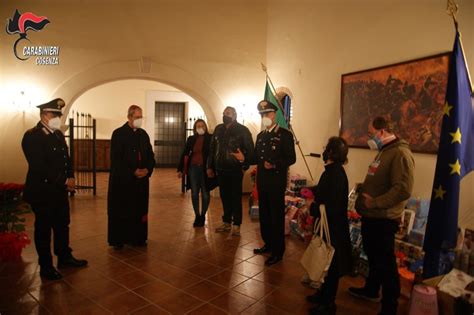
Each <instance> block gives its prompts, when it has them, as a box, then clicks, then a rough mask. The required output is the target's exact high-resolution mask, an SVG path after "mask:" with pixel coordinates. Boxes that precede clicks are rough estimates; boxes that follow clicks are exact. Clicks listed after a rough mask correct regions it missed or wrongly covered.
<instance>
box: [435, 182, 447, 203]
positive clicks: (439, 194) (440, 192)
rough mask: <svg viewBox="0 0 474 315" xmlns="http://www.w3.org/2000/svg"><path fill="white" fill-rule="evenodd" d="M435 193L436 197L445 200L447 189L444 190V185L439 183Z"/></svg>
mask: <svg viewBox="0 0 474 315" xmlns="http://www.w3.org/2000/svg"><path fill="white" fill-rule="evenodd" d="M434 193H435V199H437V198H439V199H441V200H443V196H444V194H445V193H446V190H443V186H441V185H439V187H438V188H437V189H435V190H434Z"/></svg>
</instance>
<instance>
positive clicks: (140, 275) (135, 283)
mask: <svg viewBox="0 0 474 315" xmlns="http://www.w3.org/2000/svg"><path fill="white" fill-rule="evenodd" d="M110 278H111V279H113V280H115V281H117V282H118V283H120V284H121V285H123V286H124V287H126V288H128V289H130V290H133V289H136V288H138V287H141V286H142V285H144V284H147V283H150V282H152V281H155V280H156V278H155V277H153V276H152V275H150V274H147V273H145V272H143V271H133V272H130V273H127V274H124V275H120V276H118V277H115V276H111V277H110Z"/></svg>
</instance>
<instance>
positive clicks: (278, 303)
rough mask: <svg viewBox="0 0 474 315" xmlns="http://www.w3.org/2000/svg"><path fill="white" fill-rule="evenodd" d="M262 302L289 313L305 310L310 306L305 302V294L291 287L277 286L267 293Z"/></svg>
mask: <svg viewBox="0 0 474 315" xmlns="http://www.w3.org/2000/svg"><path fill="white" fill-rule="evenodd" d="M263 302H264V303H265V304H269V305H271V306H274V307H276V308H279V309H282V310H285V311H287V312H290V313H296V312H299V311H306V312H307V310H308V309H309V308H310V307H311V306H312V305H311V304H310V303H308V302H306V300H305V296H304V295H301V294H297V293H295V292H294V291H293V290H291V289H285V288H278V289H276V290H274V291H273V292H271V293H270V294H269V295H267V296H266V297H265V298H264V299H263Z"/></svg>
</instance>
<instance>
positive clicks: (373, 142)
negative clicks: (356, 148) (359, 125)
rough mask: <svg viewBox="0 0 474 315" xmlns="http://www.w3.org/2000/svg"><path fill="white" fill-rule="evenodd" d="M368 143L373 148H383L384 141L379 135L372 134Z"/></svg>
mask: <svg viewBox="0 0 474 315" xmlns="http://www.w3.org/2000/svg"><path fill="white" fill-rule="evenodd" d="M367 145H368V146H369V148H370V149H371V150H379V151H380V150H382V147H383V143H382V140H380V138H379V137H377V136H375V135H374V136H372V137H371V138H370V139H369V140H367Z"/></svg>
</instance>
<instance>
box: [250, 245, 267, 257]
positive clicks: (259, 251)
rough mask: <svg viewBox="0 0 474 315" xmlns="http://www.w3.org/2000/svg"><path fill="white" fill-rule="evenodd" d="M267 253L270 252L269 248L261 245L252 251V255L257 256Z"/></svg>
mask: <svg viewBox="0 0 474 315" xmlns="http://www.w3.org/2000/svg"><path fill="white" fill-rule="evenodd" d="M269 251H270V248H269V247H268V246H267V245H263V246H262V247H260V248H255V249H254V250H253V253H254V254H257V255H258V254H264V253H268V252H269Z"/></svg>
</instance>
